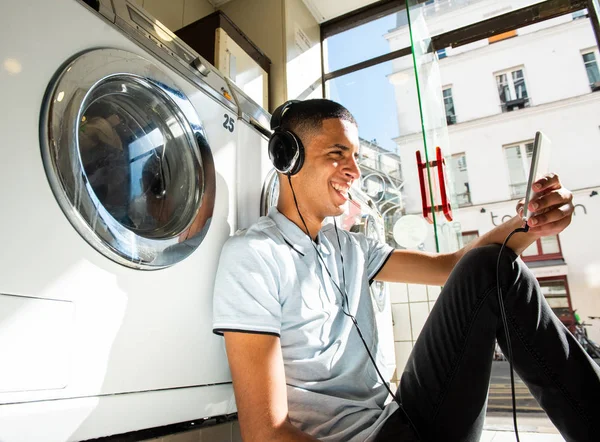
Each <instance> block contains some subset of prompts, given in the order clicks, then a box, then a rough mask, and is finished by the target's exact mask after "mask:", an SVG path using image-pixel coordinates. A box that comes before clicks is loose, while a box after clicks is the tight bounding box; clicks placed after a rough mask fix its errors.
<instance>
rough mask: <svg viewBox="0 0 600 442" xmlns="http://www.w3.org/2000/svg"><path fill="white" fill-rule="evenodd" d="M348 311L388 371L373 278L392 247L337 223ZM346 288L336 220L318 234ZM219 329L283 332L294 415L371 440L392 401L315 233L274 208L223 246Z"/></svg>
mask: <svg viewBox="0 0 600 442" xmlns="http://www.w3.org/2000/svg"><path fill="white" fill-rule="evenodd" d="M339 237H340V243H341V249H342V255H343V259H344V268H345V273H346V284H347V287H346V291H347V296H348V306H349V310H350V313H352V315H354V316H355V318H356V320H357V322H358V325H359V327H360V329H361V332H362V334H363V337H364V338H365V341H366V342H367V345H368V346H369V348H370V349H371V353H372V354H373V356H374V357H375V358H376V361H377V365H378V367H379V369H380V371H381V372H382V374H383V376H384V377H385V379H390V377H391V375H392V373H390V372H389V371H388V372H386V370H385V368H386V366H388V365H389V364H386V360H385V355H384V354H383V352H382V351H381V349H380V347H379V345H378V337H377V325H376V321H375V312H374V308H373V302H372V300H371V295H370V292H369V284H370V282H372V280H373V278H374V277H375V275H376V274H377V273H378V272H379V270H380V269H381V268H382V267H383V265H384V264H385V262H386V261H387V259H388V258H389V256H390V255H391V253H392V251H393V249H392V247H390V246H388V245H386V244H382V243H380V242H377V241H375V240H372V239H369V238H367V237H366V236H365V235H363V234H360V233H350V232H347V231H344V230H339ZM315 245H316V247H317V249H318V250H319V253H320V254H321V256H322V258H323V260H324V261H325V263H326V267H327V269H328V270H329V272H330V273H331V275H332V278H333V280H334V281H335V283H336V284H337V285H338V286H339V287H340V288H342V289H343V286H344V284H343V277H342V268H341V259H340V253H339V247H338V243H337V238H336V233H335V228H334V226H333V225H326V226H325V227H323V228H322V229H321V231H320V232H319V234H318V239H317V244H315ZM213 331H214V332H215V333H217V334H223V332H224V331H238V332H247V333H267V334H272V335H275V336H279V338H280V342H281V350H282V354H283V362H284V366H285V375H286V383H287V396H288V405H289V417H290V420H291V422H292V424H294V425H295V426H296V427H298V428H299V429H301V430H302V431H305V432H307V433H309V434H311V435H312V436H314V437H316V438H318V439H320V440H323V441H353V442H364V441H370V440H373V438H374V436H375V434H376V432H377V431H378V430H379V428H380V427H381V425H382V424H383V423H384V421H385V419H386V418H387V417H388V416H389V415H391V414H392V413H393V412H394V411H395V410H396V409H397V407H398V406H397V404H396V403H395V402H393V401H392V402H391V403H390V404H388V405H387V406H386V405H384V403H385V400H386V398H387V396H388V393H387V390H386V388H385V386H384V385H383V384H382V383H381V381H380V380H379V378H378V376H377V372H376V371H375V368H374V367H373V364H372V363H371V361H370V360H369V357H368V355H367V351H366V349H365V347H364V344H363V343H362V341H361V340H360V337H359V336H358V333H357V331H356V329H355V328H354V325H353V323H352V321H351V319H350V318H349V317H348V316H346V315H345V314H344V312H343V311H342V295H341V294H340V292H339V291H338V290H337V289H336V288H335V286H334V285H333V284H332V282H331V278H330V277H329V275H328V274H327V270H325V268H324V267H323V265H322V262H321V261H320V260H319V258H318V256H317V255H316V252H315V249H314V248H313V246H312V245H311V240H310V239H309V238H308V236H307V235H306V234H305V233H304V232H303V231H302V230H301V229H300V228H299V227H298V226H296V224H294V223H293V222H291V221H290V220H288V219H287V218H286V217H285V216H284V215H282V214H281V213H280V212H279V211H278V210H277V209H276V208H274V207H273V208H271V210H270V211H269V215H268V216H265V217H262V218H260V219H259V220H258V222H257V223H256V224H254V225H253V226H252V227H250V228H249V229H248V230H247V231H245V232H243V233H242V234H240V235H236V236H234V237H231V238H230V239H229V240H228V241H227V242H226V244H225V246H224V247H223V251H222V253H221V259H220V263H219V268H218V271H217V277H216V283H215V293H214V304H213Z"/></svg>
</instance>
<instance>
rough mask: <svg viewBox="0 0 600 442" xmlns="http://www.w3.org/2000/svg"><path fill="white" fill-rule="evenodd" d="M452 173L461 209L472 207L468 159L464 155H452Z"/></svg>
mask: <svg viewBox="0 0 600 442" xmlns="http://www.w3.org/2000/svg"><path fill="white" fill-rule="evenodd" d="M450 171H451V173H452V181H453V182H454V194H455V195H456V201H457V203H458V206H459V207H462V206H470V205H471V204H472V203H471V188H470V187H469V175H468V174H467V157H466V155H465V154H464V153H459V154H456V155H452V157H451V158H450Z"/></svg>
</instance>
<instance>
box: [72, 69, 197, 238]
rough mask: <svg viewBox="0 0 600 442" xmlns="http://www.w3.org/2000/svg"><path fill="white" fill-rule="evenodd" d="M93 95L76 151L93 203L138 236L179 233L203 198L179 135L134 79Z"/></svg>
mask: <svg viewBox="0 0 600 442" xmlns="http://www.w3.org/2000/svg"><path fill="white" fill-rule="evenodd" d="M93 93H94V96H95V97H96V98H95V99H94V100H91V104H90V105H89V106H88V107H87V108H86V109H85V110H84V112H83V116H82V117H81V122H80V125H79V152H80V155H81V162H82V163H83V168H84V170H85V174H86V176H87V181H88V183H89V185H90V186H91V188H92V189H93V190H94V193H95V195H96V197H97V198H98V200H99V202H100V203H101V204H102V206H103V207H104V208H105V209H106V210H107V211H108V213H110V214H111V215H112V217H113V218H114V219H115V220H116V221H118V222H119V223H120V224H122V225H123V226H125V227H127V228H128V229H129V230H131V231H133V232H135V233H137V234H138V235H140V236H143V237H145V238H163V237H165V236H171V235H177V234H179V233H180V232H181V231H182V230H183V229H184V228H186V227H187V225H188V224H189V223H190V221H191V219H192V217H193V216H194V214H195V211H196V210H197V207H196V206H195V205H194V204H190V201H194V200H195V199H196V197H197V194H198V192H201V189H198V188H197V187H196V186H197V182H196V181H195V180H196V179H197V173H198V172H197V171H196V170H194V164H195V163H194V158H193V152H192V151H191V150H190V149H189V148H188V145H189V142H190V141H189V139H188V138H187V134H186V132H185V129H184V128H183V127H182V126H181V123H180V122H179V121H178V120H177V119H176V118H175V117H174V114H173V110H172V109H170V108H169V107H167V106H165V104H163V102H162V101H160V100H159V99H157V98H156V96H154V95H152V94H150V93H148V91H147V90H146V89H144V88H143V87H141V86H140V85H139V84H137V82H135V81H130V80H128V79H126V78H116V79H114V80H107V81H105V82H104V83H102V84H101V85H99V86H98V87H97V88H96V89H94V92H93Z"/></svg>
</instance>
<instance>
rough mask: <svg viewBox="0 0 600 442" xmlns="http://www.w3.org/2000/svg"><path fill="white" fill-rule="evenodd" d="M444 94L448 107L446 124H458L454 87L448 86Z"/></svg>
mask: <svg viewBox="0 0 600 442" xmlns="http://www.w3.org/2000/svg"><path fill="white" fill-rule="evenodd" d="M443 94H444V107H445V108H446V124H448V125H451V124H456V113H455V111H454V99H453V98H452V88H451V87H449V88H446V89H444V91H443Z"/></svg>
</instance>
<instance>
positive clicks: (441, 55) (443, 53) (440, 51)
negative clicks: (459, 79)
mask: <svg viewBox="0 0 600 442" xmlns="http://www.w3.org/2000/svg"><path fill="white" fill-rule="evenodd" d="M437 55H438V59H439V60H441V59H442V58H446V57H447V56H448V54H446V48H442V49H438V50H437Z"/></svg>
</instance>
